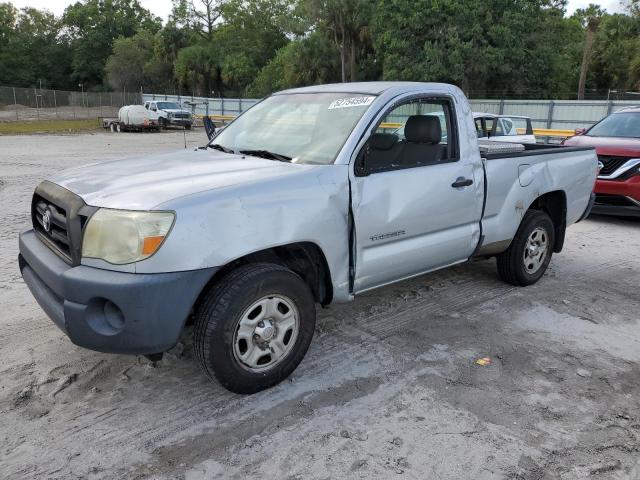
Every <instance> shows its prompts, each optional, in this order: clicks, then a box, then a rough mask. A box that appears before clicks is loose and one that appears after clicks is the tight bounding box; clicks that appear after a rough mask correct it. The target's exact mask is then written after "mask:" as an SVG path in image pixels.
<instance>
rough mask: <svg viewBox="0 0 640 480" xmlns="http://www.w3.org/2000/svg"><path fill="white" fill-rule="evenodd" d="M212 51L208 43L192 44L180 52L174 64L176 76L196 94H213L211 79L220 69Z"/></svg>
mask: <svg viewBox="0 0 640 480" xmlns="http://www.w3.org/2000/svg"><path fill="white" fill-rule="evenodd" d="M212 53H213V52H212V51H211V49H209V48H207V46H206V45H192V46H190V47H186V48H183V49H182V50H180V52H178V57H177V58H176V62H175V65H174V71H175V75H176V78H177V79H178V80H179V81H180V82H181V83H182V84H183V85H186V86H187V87H188V88H189V89H190V90H191V92H193V93H194V94H195V93H198V94H205V95H207V96H209V95H210V94H211V79H212V77H214V76H216V75H217V74H218V75H219V70H220V68H219V65H218V64H217V63H216V59H215V57H214V56H213V55H212ZM205 89H206V90H205Z"/></svg>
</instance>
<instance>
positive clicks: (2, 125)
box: [0, 118, 102, 135]
mask: <svg viewBox="0 0 640 480" xmlns="http://www.w3.org/2000/svg"><path fill="white" fill-rule="evenodd" d="M101 128H102V125H101V124H100V121H99V120H98V119H97V118H91V119H84V120H32V121H23V122H0V135H29V134H34V133H78V132H88V131H91V130H100V129H101Z"/></svg>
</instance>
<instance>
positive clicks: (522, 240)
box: [497, 210, 555, 287]
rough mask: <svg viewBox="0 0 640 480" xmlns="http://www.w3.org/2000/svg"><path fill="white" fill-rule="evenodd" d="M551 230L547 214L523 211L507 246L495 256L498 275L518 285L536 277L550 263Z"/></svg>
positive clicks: (552, 234)
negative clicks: (507, 247)
mask: <svg viewBox="0 0 640 480" xmlns="http://www.w3.org/2000/svg"><path fill="white" fill-rule="evenodd" d="M554 232H555V231H554V228H553V222H552V221H551V218H549V215H547V214H546V213H545V212H542V211H540V210H529V211H527V213H525V215H524V218H523V219H522V223H521V224H520V228H518V232H517V233H516V236H515V237H514V239H513V241H512V242H511V245H510V246H509V249H508V250H507V251H506V252H504V253H501V254H500V255H498V257H497V264H498V275H500V278H501V279H502V280H504V281H505V282H507V283H510V284H512V285H516V286H521V287H525V286H527V285H532V284H534V283H536V282H537V281H538V280H540V278H541V277H542V276H543V275H544V272H545V271H546V270H547V267H548V266H549V262H551V255H552V254H553V247H554V242H555V235H554Z"/></svg>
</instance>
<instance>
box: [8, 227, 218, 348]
mask: <svg viewBox="0 0 640 480" xmlns="http://www.w3.org/2000/svg"><path fill="white" fill-rule="evenodd" d="M19 265H20V271H21V273H22V277H23V279H24V281H25V283H26V284H27V286H28V287H29V290H31V293H32V294H33V296H34V297H35V298H36V300H37V301H38V303H39V304H40V306H41V307H42V309H43V310H44V311H45V313H46V314H47V315H48V316H49V317H50V318H51V319H52V320H53V322H54V323H55V324H56V325H57V326H58V327H59V328H60V329H61V330H62V331H63V332H64V333H65V334H66V335H67V336H68V337H69V339H70V340H71V341H72V342H73V343H75V344H76V345H78V346H81V347H85V348H88V349H91V350H96V351H99V352H106V353H130V354H152V353H160V352H164V351H166V350H168V349H170V348H171V347H173V346H174V345H175V344H176V342H177V341H178V338H179V336H180V332H181V331H182V328H183V327H184V324H185V321H186V319H187V317H188V316H189V314H190V312H191V309H192V307H193V305H194V303H195V301H196V300H197V298H198V295H199V294H200V292H201V291H202V289H203V288H204V287H205V286H206V284H207V282H208V281H209V280H210V279H211V277H212V276H213V274H214V273H215V271H216V270H217V269H215V268H213V269H211V268H209V269H203V270H194V271H188V272H173V273H156V274H134V273H121V272H114V271H110V270H102V269H99V268H93V267H87V266H84V265H79V266H75V267H74V266H71V265H69V264H68V263H66V262H65V261H63V260H62V259H61V258H60V257H58V256H57V255H56V254H55V253H53V252H52V251H51V250H50V249H49V248H48V247H47V246H46V245H44V244H43V243H42V242H41V241H40V240H39V239H38V237H37V235H36V233H35V232H34V231H33V230H29V231H26V232H23V233H22V234H20V255H19Z"/></svg>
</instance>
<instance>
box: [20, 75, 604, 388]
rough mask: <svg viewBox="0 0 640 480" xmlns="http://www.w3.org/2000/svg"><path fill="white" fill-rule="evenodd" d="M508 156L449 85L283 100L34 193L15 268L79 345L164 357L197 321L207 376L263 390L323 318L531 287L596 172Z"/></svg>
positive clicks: (77, 172) (578, 154) (312, 91)
mask: <svg viewBox="0 0 640 480" xmlns="http://www.w3.org/2000/svg"><path fill="white" fill-rule="evenodd" d="M440 117H442V118H443V121H441V119H440ZM390 118H391V119H393V121H394V122H396V123H397V122H400V123H401V124H403V125H404V130H403V138H402V139H400V138H399V137H398V136H397V135H395V134H393V133H385V131H384V129H383V128H382V126H383V125H384V124H385V123H388V122H389V119H390ZM488 143H490V142H488ZM503 146H504V145H502V146H501V145H498V144H494V145H493V146H491V145H488V146H487V145H485V146H483V147H479V144H478V139H477V134H476V129H475V125H474V119H473V115H472V112H471V108H470V106H469V103H468V101H467V99H466V98H465V96H464V95H463V93H462V92H461V91H460V90H459V89H458V88H456V87H454V86H451V85H445V84H430V83H406V82H401V83H395V82H389V83H387V82H380V83H378V82H376V83H349V84H336V85H324V86H314V87H308V88H300V89H295V90H288V91H283V92H279V93H276V94H274V95H271V96H269V97H267V98H266V99H264V100H263V101H261V102H259V103H258V104H256V105H255V106H254V107H252V108H251V109H249V110H247V111H246V112H245V113H243V114H242V115H241V116H240V117H238V118H237V119H236V120H234V121H233V122H232V123H231V124H230V125H229V126H228V127H227V128H225V129H224V130H222V131H221V132H220V133H218V134H217V135H216V136H215V137H214V138H213V139H212V141H211V142H210V143H209V144H208V145H206V146H204V147H202V148H200V149H197V150H196V151H177V152H174V153H168V154H163V155H155V156H147V157H141V158H137V159H129V160H123V161H112V162H106V163H102V164H96V165H91V166H86V167H78V168H74V169H72V170H69V171H66V172H62V173H59V174H57V175H55V176H53V177H52V178H50V179H48V180H45V181H43V182H42V183H40V184H39V185H38V186H37V187H36V189H35V193H34V195H33V202H32V210H31V215H32V218H33V228H32V229H30V230H28V231H25V232H23V233H22V234H21V235H20V256H19V264H20V269H21V271H22V275H23V278H24V280H25V282H26V283H27V285H28V286H29V288H30V289H31V291H32V293H33V295H34V296H35V298H36V299H37V301H38V302H39V303H40V305H41V306H42V308H43V309H44V311H45V312H46V313H47V314H48V315H49V316H50V317H51V318H52V320H53V321H54V322H55V323H56V325H58V326H59V327H60V328H61V329H62V330H63V331H64V332H65V333H66V334H67V335H68V337H69V338H70V339H71V341H72V342H73V343H75V344H77V345H80V346H83V347H86V348H90V349H94V350H98V351H102V352H115V353H135V354H146V355H149V356H151V357H152V358H157V356H158V355H160V354H161V353H162V352H164V351H166V350H168V349H170V348H171V347H172V346H173V345H175V344H176V342H177V341H178V338H179V336H180V335H181V332H182V331H183V329H184V327H185V325H186V324H190V323H193V324H194V328H193V336H194V349H195V354H196V357H197V358H198V360H199V362H200V363H201V365H202V367H203V369H204V371H205V372H206V374H207V375H209V376H210V377H212V378H213V377H216V378H217V379H218V380H219V381H220V382H221V383H222V384H223V385H224V386H225V387H227V388H228V389H230V390H232V391H235V392H242V393H250V392H256V391H259V390H261V389H264V388H267V387H270V386H272V385H275V384H276V383H278V382H280V381H281V380H282V379H284V378H286V377H287V376H288V375H289V374H290V373H291V372H293V370H294V369H295V368H296V366H297V365H298V364H299V362H300V361H301V360H302V358H303V357H304V355H305V352H306V350H307V348H308V346H309V344H310V342H311V339H312V336H313V332H314V326H315V320H316V309H315V304H321V305H328V304H330V303H332V302H345V301H349V300H352V299H353V298H354V296H357V295H358V294H360V293H362V292H365V291H367V290H371V289H373V288H377V287H380V286H383V285H386V284H389V283H392V282H397V281H399V280H402V279H406V278H409V277H413V276H416V275H421V274H423V273H426V272H430V271H433V270H437V269H440V268H444V267H447V266H449V265H454V264H457V263H461V262H465V261H467V260H469V259H471V258H474V257H492V256H495V257H496V258H497V266H498V274H499V276H500V277H501V278H502V279H503V280H504V281H506V282H509V283H511V284H514V285H520V286H526V285H530V284H532V283H535V282H536V281H538V280H539V279H540V278H541V277H542V275H543V274H544V272H545V270H546V268H547V266H548V265H549V262H550V260H551V256H552V254H553V253H558V252H560V251H561V250H562V246H563V242H564V238H565V229H566V227H567V226H569V225H571V224H572V223H574V222H577V221H578V220H580V219H582V218H583V217H585V216H586V215H587V214H588V213H589V209H590V206H591V205H592V201H593V200H592V199H593V196H592V190H593V187H594V183H595V179H596V173H597V168H598V167H597V164H598V161H597V158H596V155H595V151H594V150H593V149H592V148H583V147H580V148H563V147H545V146H539V145H525V146H518V147H519V150H521V151H519V152H515V153H514V152H512V151H511V150H510V149H515V147H514V146H513V145H511V146H508V148H507V149H506V150H504V149H503V148H502V147H503ZM499 147H500V148H499ZM496 148H497V149H498V153H496V152H495V151H494V150H495V149H496ZM516 150H517V149H516ZM428 321H429V319H425V322H428Z"/></svg>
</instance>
